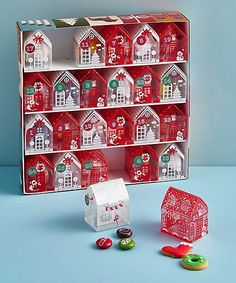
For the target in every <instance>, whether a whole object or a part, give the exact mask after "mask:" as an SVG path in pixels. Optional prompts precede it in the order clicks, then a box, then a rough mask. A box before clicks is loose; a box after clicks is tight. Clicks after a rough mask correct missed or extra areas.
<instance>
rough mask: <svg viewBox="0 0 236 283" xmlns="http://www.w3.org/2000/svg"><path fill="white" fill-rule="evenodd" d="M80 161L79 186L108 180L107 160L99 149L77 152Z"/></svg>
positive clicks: (83, 186)
mask: <svg viewBox="0 0 236 283" xmlns="http://www.w3.org/2000/svg"><path fill="white" fill-rule="evenodd" d="M77 156H78V159H79V160H80V162H81V168H82V169H81V187H82V188H86V187H88V186H89V185H92V184H95V183H99V182H104V181H107V180H108V162H107V160H106V157H105V155H104V154H103V153H102V152H101V151H100V150H89V151H86V152H78V153H77Z"/></svg>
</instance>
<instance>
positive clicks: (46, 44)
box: [24, 30, 52, 70]
mask: <svg viewBox="0 0 236 283" xmlns="http://www.w3.org/2000/svg"><path fill="white" fill-rule="evenodd" d="M51 63H52V43H51V41H50V40H49V39H48V37H47V36H46V35H45V34H44V33H43V32H42V31H41V30H36V31H34V32H32V33H31V34H30V36H29V37H28V38H27V39H26V40H25V43H24V67H25V70H34V69H35V70H44V69H48V68H49V67H50V65H51Z"/></svg>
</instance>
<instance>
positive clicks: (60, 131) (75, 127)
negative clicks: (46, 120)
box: [52, 113, 80, 151]
mask: <svg viewBox="0 0 236 283" xmlns="http://www.w3.org/2000/svg"><path fill="white" fill-rule="evenodd" d="M52 121H53V122H52V126H53V150H54V151H57V150H76V149H78V148H79V146H80V135H79V131H80V125H79V123H78V122H77V120H76V119H75V118H74V116H73V115H71V114H69V113H60V114H59V113H58V114H55V115H54V116H53V119H52Z"/></svg>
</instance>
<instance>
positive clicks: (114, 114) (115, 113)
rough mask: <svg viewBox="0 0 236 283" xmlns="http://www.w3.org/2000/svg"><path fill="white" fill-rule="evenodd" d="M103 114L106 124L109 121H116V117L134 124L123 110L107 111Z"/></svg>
mask: <svg viewBox="0 0 236 283" xmlns="http://www.w3.org/2000/svg"><path fill="white" fill-rule="evenodd" d="M103 113H104V118H105V120H106V121H107V123H108V122H109V121H111V120H114V119H116V117H117V116H124V117H125V119H126V120H127V121H130V122H131V123H132V124H133V123H134V121H133V119H132V118H131V116H130V115H129V114H128V113H127V112H126V111H125V110H124V109H123V108H116V109H108V110H106V111H104V112H103Z"/></svg>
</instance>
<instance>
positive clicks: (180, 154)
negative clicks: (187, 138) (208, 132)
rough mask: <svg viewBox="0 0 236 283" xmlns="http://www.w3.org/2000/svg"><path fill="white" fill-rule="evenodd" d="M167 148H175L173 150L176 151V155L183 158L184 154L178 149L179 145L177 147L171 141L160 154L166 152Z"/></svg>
mask: <svg viewBox="0 0 236 283" xmlns="http://www.w3.org/2000/svg"><path fill="white" fill-rule="evenodd" d="M169 149H175V150H176V151H177V153H178V155H179V156H180V157H181V158H182V159H184V154H183V153H182V151H181V150H180V149H179V147H178V146H177V145H176V144H174V143H172V144H171V145H169V146H167V147H166V148H165V150H164V151H163V152H162V154H163V153H166V152H167V151H168V150H169Z"/></svg>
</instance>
